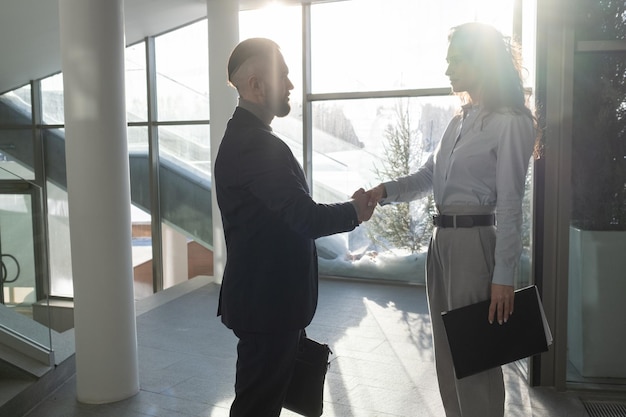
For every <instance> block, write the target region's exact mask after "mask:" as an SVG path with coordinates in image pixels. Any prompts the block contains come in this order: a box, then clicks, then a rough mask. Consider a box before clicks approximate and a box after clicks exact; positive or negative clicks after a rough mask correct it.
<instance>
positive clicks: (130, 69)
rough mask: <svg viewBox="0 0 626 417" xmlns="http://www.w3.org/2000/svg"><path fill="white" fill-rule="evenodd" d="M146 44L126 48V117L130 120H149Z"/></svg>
mask: <svg viewBox="0 0 626 417" xmlns="http://www.w3.org/2000/svg"><path fill="white" fill-rule="evenodd" d="M146 86H147V75H146V44H145V42H140V43H138V44H135V45H132V46H129V47H128V48H126V118H127V120H128V121H129V122H144V121H146V120H148V92H147V87H146Z"/></svg>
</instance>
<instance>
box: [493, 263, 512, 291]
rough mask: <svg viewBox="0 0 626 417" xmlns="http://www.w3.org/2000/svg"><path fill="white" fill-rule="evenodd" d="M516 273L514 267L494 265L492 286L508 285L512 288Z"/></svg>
mask: <svg viewBox="0 0 626 417" xmlns="http://www.w3.org/2000/svg"><path fill="white" fill-rule="evenodd" d="M516 273H517V268H516V267H514V266H513V267H505V266H498V265H496V266H495V268H494V269H493V278H492V279H491V283H492V284H499V285H510V286H513V280H514V278H515V274H516Z"/></svg>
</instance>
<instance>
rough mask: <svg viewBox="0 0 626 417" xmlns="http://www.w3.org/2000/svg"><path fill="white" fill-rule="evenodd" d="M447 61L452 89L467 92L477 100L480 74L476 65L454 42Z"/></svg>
mask: <svg viewBox="0 0 626 417" xmlns="http://www.w3.org/2000/svg"><path fill="white" fill-rule="evenodd" d="M446 61H448V69H447V70H446V75H447V76H448V78H449V79H450V84H451V85H452V91H454V92H455V93H462V92H466V93H468V94H469V95H470V97H471V98H472V100H473V101H477V100H478V92H479V90H480V76H479V72H478V69H477V68H476V66H475V65H474V64H473V63H472V62H471V60H470V59H469V58H468V57H467V55H466V54H465V53H464V52H463V51H462V50H461V48H459V47H458V46H457V45H455V43H454V42H452V43H450V46H449V47H448V55H447V56H446Z"/></svg>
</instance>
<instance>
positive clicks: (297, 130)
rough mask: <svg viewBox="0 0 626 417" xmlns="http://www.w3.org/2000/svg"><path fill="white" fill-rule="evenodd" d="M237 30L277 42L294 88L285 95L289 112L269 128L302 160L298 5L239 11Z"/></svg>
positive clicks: (300, 17)
mask: <svg viewBox="0 0 626 417" xmlns="http://www.w3.org/2000/svg"><path fill="white" fill-rule="evenodd" d="M239 32H240V33H239V36H240V38H241V39H242V40H243V39H248V38H253V37H264V38H269V39H272V40H273V41H274V42H276V43H277V44H278V45H279V46H280V50H281V52H282V54H283V56H284V58H285V62H286V63H287V66H288V67H289V79H290V80H291V82H292V83H293V85H294V89H293V90H292V91H291V95H290V96H289V100H290V102H291V112H290V113H289V115H287V116H286V117H282V118H278V117H277V118H274V120H273V121H272V128H273V129H274V131H275V132H276V134H278V136H279V137H281V138H282V139H283V140H284V141H285V143H287V145H289V147H290V148H291V150H292V152H293V154H294V156H295V157H296V158H297V159H298V161H300V163H302V162H303V160H302V155H303V154H302V36H301V33H302V8H301V7H300V6H270V7H264V8H261V9H255V10H249V11H244V12H241V13H240V14H239Z"/></svg>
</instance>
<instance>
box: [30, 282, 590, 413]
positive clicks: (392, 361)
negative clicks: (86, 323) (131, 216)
mask: <svg viewBox="0 0 626 417" xmlns="http://www.w3.org/2000/svg"><path fill="white" fill-rule="evenodd" d="M205 278H206V277H199V278H195V279H194V280H198V279H205ZM194 280H191V281H194ZM206 282H207V283H206V285H196V288H195V289H193V290H192V291H189V292H187V293H184V294H183V295H180V296H178V295H175V296H173V295H172V294H174V292H175V291H180V289H176V288H173V289H171V291H170V290H167V291H164V292H163V294H157V296H158V297H157V296H155V297H154V298H151V299H146V300H141V301H139V302H138V306H137V312H138V318H137V326H138V342H139V366H140V383H141V391H140V392H139V394H137V395H135V396H134V397H132V398H129V399H127V400H124V401H120V402H117V403H112V404H105V405H86V404H80V403H78V402H77V401H76V385H75V384H76V380H75V378H72V379H71V380H70V381H69V382H68V383H66V384H65V385H64V386H62V387H61V388H60V389H59V390H58V391H57V392H55V393H54V394H53V395H52V396H51V397H50V398H48V399H47V400H46V401H44V402H43V403H42V404H40V405H39V406H38V407H37V408H36V409H34V410H32V411H31V412H30V413H29V414H28V417H66V416H75V417H83V416H84V417H96V416H98V417H103V416H111V417H113V416H114V417H140V416H141V417H145V416H162V417H165V416H167V417H190V416H195V417H200V416H201V417H226V416H228V408H229V405H230V403H231V401H232V399H233V383H234V369H235V360H236V355H235V346H236V342H237V341H236V338H235V337H234V336H233V335H232V333H231V332H230V331H229V330H228V329H226V328H225V327H224V326H223V325H222V324H221V322H220V321H219V319H218V318H217V317H216V316H215V312H216V305H217V296H218V292H219V286H217V285H216V284H214V283H211V282H210V281H209V279H208V278H206ZM197 283H198V281H196V284H197ZM307 332H308V334H309V336H310V337H312V338H314V339H317V340H320V341H323V342H326V343H328V344H329V345H330V346H331V348H332V350H333V352H334V354H333V355H332V356H331V366H330V369H329V373H328V375H327V380H326V386H325V397H324V400H325V403H324V414H323V415H324V417H350V416H355V417H394V416H395V417H399V416H405V417H420V416H423V417H443V416H444V414H443V408H442V405H441V400H440V397H439V394H438V391H437V384H436V378H435V372H434V367H433V353H432V345H431V335H430V323H429V319H428V308H427V305H426V295H425V291H424V288H423V287H421V286H399V285H382V284H375V283H363V282H354V281H340V280H322V281H321V283H320V303H319V307H318V311H317V314H316V316H315V319H314V321H313V323H312V324H311V326H309V328H308V329H307ZM505 378H506V385H507V400H506V410H507V413H506V416H507V417H514V416H515V417H517V416H519V417H528V416H534V417H548V416H549V417H566V416H567V417H585V416H588V414H587V413H586V412H585V409H584V407H583V405H582V403H581V401H580V399H579V398H578V396H577V395H575V394H573V393H556V392H555V391H554V390H552V389H547V388H529V387H528V386H527V384H526V383H525V381H524V379H523V377H522V375H521V372H520V371H519V369H518V368H517V367H516V366H513V365H508V366H506V367H505ZM282 416H283V417H293V416H296V414H294V413H292V412H290V411H286V410H285V411H283V413H282Z"/></svg>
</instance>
